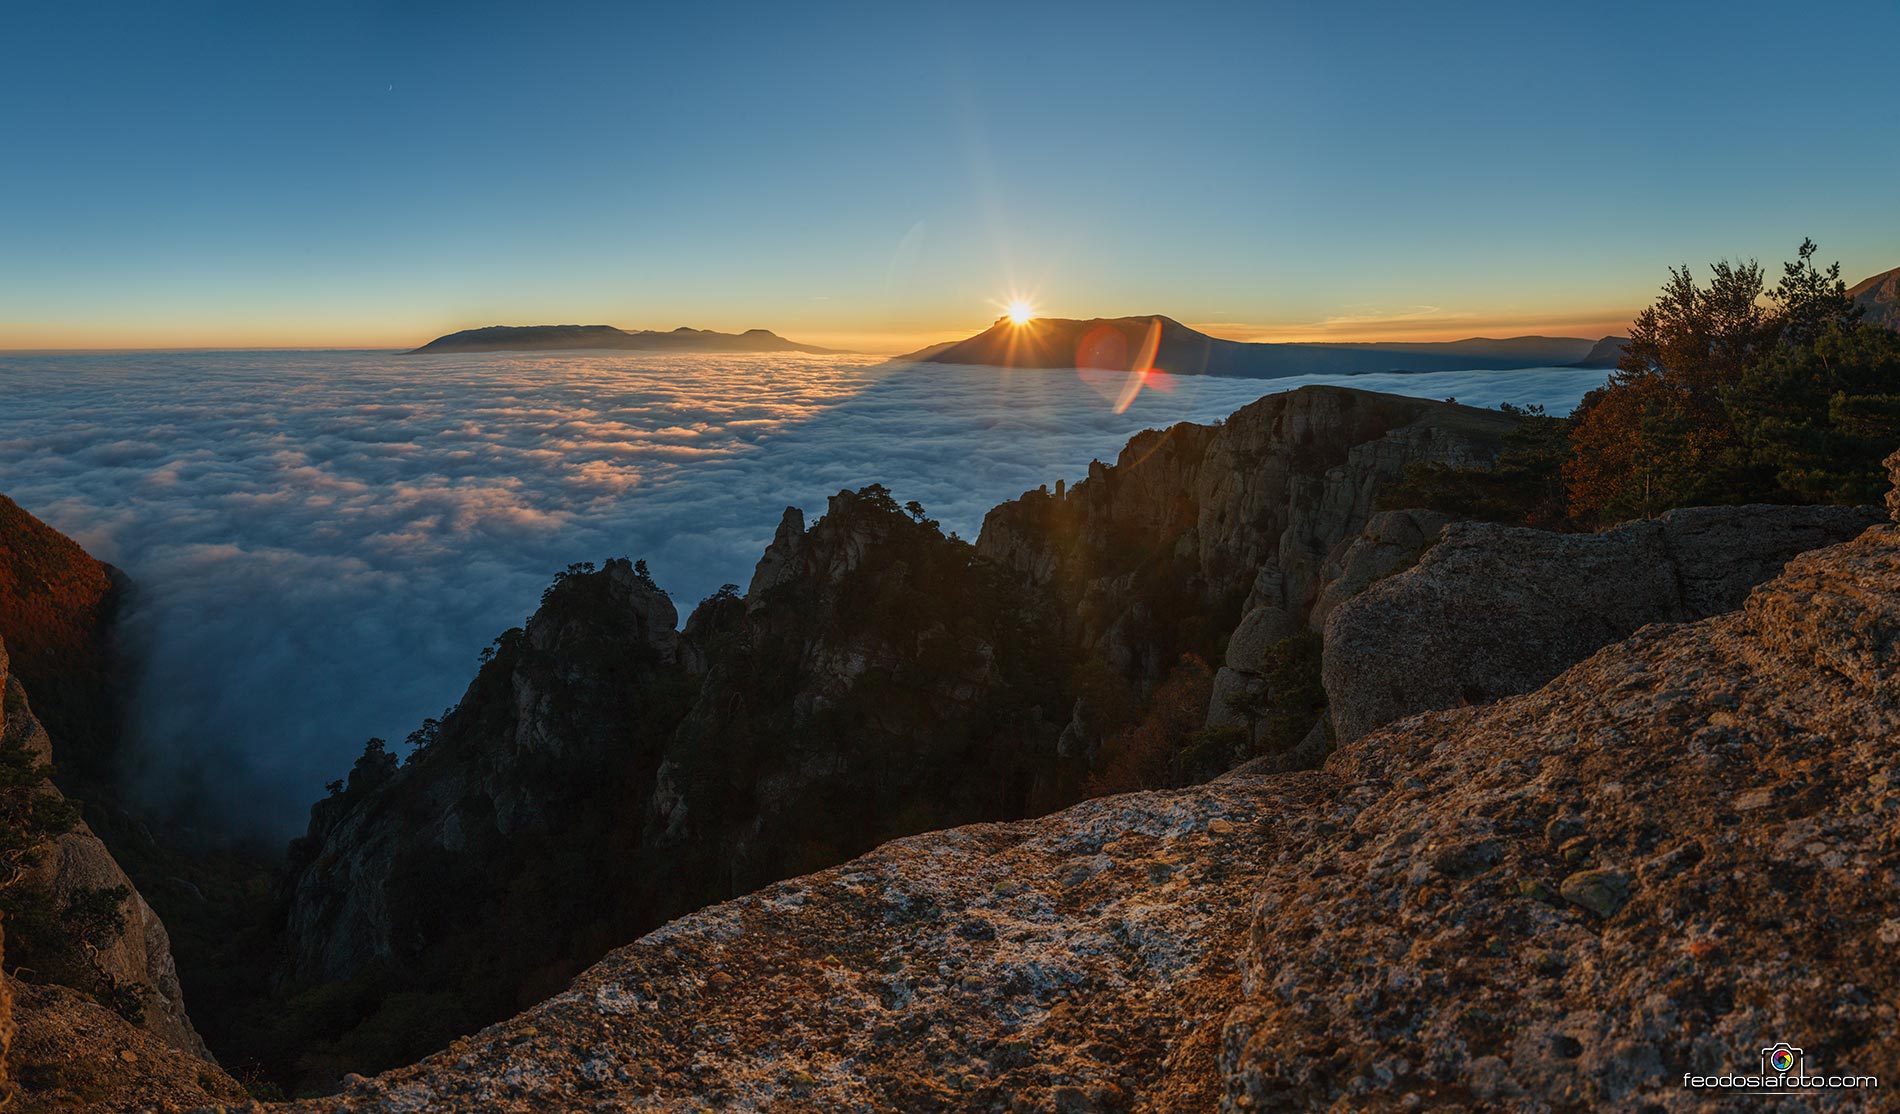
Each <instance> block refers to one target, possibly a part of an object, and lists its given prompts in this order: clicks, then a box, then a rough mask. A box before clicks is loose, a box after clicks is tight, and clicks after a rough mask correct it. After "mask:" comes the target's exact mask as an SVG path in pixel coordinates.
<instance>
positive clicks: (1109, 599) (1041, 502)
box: [977, 387, 1517, 757]
mask: <svg viewBox="0 0 1900 1114" xmlns="http://www.w3.org/2000/svg"><path fill="white" fill-rule="evenodd" d="M1516 421H1517V419H1515V418H1514V417H1512V416H1510V415H1508V414H1504V413H1500V412H1498V411H1494V410H1478V409H1475V408H1472V407H1468V406H1458V405H1455V404H1451V403H1442V402H1431V401H1427V400H1424V399H1413V398H1401V397H1398V396H1394V395H1381V394H1374V393H1371V392H1367V391H1357V390H1350V389H1347V388H1340V387H1304V388H1301V389H1299V390H1297V391H1291V392H1287V393H1283V394H1276V395H1270V396H1268V397H1266V398H1263V399H1261V400H1260V401H1258V402H1255V403H1252V404H1251V405H1248V406H1245V407H1242V408H1241V409H1240V410H1238V411H1236V412H1235V413H1234V414H1233V415H1232V416H1231V417H1230V418H1228V419H1227V420H1226V421H1225V422H1224V423H1221V424H1219V425H1216V426H1204V425H1195V424H1191V423H1182V424H1180V425H1176V426H1173V427H1171V428H1169V429H1167V430H1161V431H1154V430H1151V431H1148V432H1146V433H1142V434H1138V435H1137V436H1136V437H1135V438H1134V439H1132V440H1131V441H1129V443H1128V446H1127V447H1126V448H1124V449H1123V450H1122V453H1121V456H1120V458H1119V459H1118V460H1117V462H1116V464H1115V465H1114V466H1113V467H1110V466H1107V465H1101V464H1097V465H1094V466H1092V467H1091V468H1090V470H1089V475H1088V478H1087V479H1085V480H1083V481H1081V482H1080V483H1077V484H1076V485H1075V486H1074V487H1071V488H1068V489H1067V490H1066V491H1064V492H1062V493H1061V494H1059V495H1050V494H1049V493H1048V492H1046V491H1038V492H1030V493H1028V494H1025V495H1024V496H1023V497H1022V498H1021V499H1019V500H1016V501H1014V502H1011V503H1005V504H1003V505H1001V506H999V507H997V508H996V509H995V510H992V511H991V512H990V513H989V515H988V516H987V517H986V518H985V519H984V522H983V532H982V535H981V537H980V538H979V539H978V541H977V550H978V552H979V553H982V554H983V555H984V556H985V557H988V558H989V559H990V560H992V561H995V562H996V563H998V564H1000V565H1002V566H1004V567H1005V568H1008V569H1011V570H1013V571H1014V572H1015V573H1016V574H1017V575H1019V576H1020V577H1022V578H1023V579H1024V580H1026V581H1027V582H1028V583H1030V584H1032V585H1034V586H1037V587H1039V588H1041V589H1043V590H1045V591H1047V592H1049V593H1050V594H1051V595H1053V596H1054V597H1055V599H1056V600H1057V601H1058V608H1057V610H1058V612H1059V613H1060V614H1062V615H1063V616H1064V617H1065V624H1064V631H1063V633H1064V636H1065V638H1066V639H1067V640H1068V641H1069V643H1070V644H1071V647H1072V649H1071V653H1072V654H1073V655H1074V656H1075V657H1076V658H1079V659H1091V658H1092V659H1096V660H1099V661H1101V662H1103V663H1105V664H1106V665H1108V666H1111V667H1112V668H1114V669H1115V670H1116V671H1117V672H1119V673H1120V674H1122V675H1123V676H1125V677H1127V678H1129V679H1131V680H1133V681H1135V682H1136V683H1137V684H1138V685H1140V686H1142V687H1143V688H1147V687H1152V686H1153V685H1154V684H1156V683H1157V682H1158V681H1159V680H1160V679H1161V678H1162V676H1163V675H1164V674H1165V673H1166V671H1167V670H1168V668H1169V667H1170V666H1171V665H1172V664H1173V663H1174V661H1175V660H1176V659H1177V658H1178V657H1180V655H1181V654H1183V653H1199V654H1202V655H1204V656H1208V657H1213V652H1214V650H1215V649H1216V648H1217V647H1218V645H1219V643H1220V641H1221V639H1222V637H1223V636H1225V635H1227V634H1228V632H1232V637H1229V638H1227V639H1226V642H1227V653H1226V660H1225V662H1224V663H1223V665H1222V667H1221V669H1220V671H1219V673H1218V674H1217V675H1216V678H1215V682H1214V696H1213V700H1212V701H1211V704H1210V709H1209V721H1210V723H1211V724H1213V725H1214V726H1216V727H1220V726H1229V725H1232V726H1239V727H1240V728H1241V729H1242V731H1243V733H1245V734H1247V735H1248V736H1250V739H1249V741H1251V742H1257V741H1258V737H1259V722H1258V721H1259V717H1258V716H1248V715H1247V714H1245V713H1244V712H1242V711H1239V710H1238V709H1240V708H1241V707H1243V706H1244V705H1245V704H1246V703H1247V702H1248V701H1259V700H1262V699H1265V698H1267V697H1268V696H1269V694H1268V693H1266V692H1265V691H1264V689H1265V683H1264V681H1263V679H1262V669H1263V665H1262V655H1263V654H1264V652H1265V650H1266V649H1267V648H1268V647H1271V646H1272V645H1274V644H1275V643H1277V642H1280V641H1281V640H1284V639H1286V638H1289V637H1291V636H1292V635H1294V634H1296V633H1297V632H1299V631H1300V630H1302V629H1305V628H1306V627H1307V625H1308V623H1309V620H1310V617H1311V615H1312V613H1313V610H1314V607H1315V605H1316V603H1318V602H1319V600H1320V598H1321V594H1322V590H1323V589H1325V588H1326V586H1327V585H1328V584H1332V583H1336V582H1341V581H1342V580H1348V579H1350V578H1349V577H1348V556H1347V551H1348V550H1350V549H1351V548H1352V543H1353V541H1354V539H1356V538H1357V537H1358V535H1359V534H1360V532H1361V530H1363V529H1364V528H1365V526H1366V523H1367V520H1368V519H1369V518H1370V517H1371V515H1372V513H1373V507H1374V503H1375V500H1376V499H1377V496H1378V493H1379V491H1380V489H1381V488H1382V487H1383V486H1385V485H1388V484H1391V483H1393V482H1395V481H1397V480H1398V479H1400V478H1401V477H1402V476H1403V475H1404V473H1405V470H1406V468H1407V466H1409V465H1413V464H1421V463H1433V464H1443V465H1447V466H1450V467H1456V468H1474V467H1483V466H1485V465H1487V464H1488V463H1489V462H1490V461H1491V460H1492V459H1494V458H1495V456H1496V455H1497V452H1498V450H1499V446H1500V443H1501V441H1502V439H1503V437H1504V435H1505V434H1507V433H1508V432H1510V430H1511V429H1512V428H1513V427H1514V426H1515V425H1516ZM1404 521H1405V520H1403V519H1390V520H1387V526H1388V527H1389V528H1390V531H1391V535H1390V536H1389V537H1381V538H1380V539H1377V540H1375V541H1374V542H1372V543H1369V546H1370V548H1368V546H1361V549H1360V552H1359V554H1358V555H1357V556H1355V557H1354V558H1352V561H1353V562H1355V564H1354V567H1353V569H1352V573H1351V575H1352V576H1364V577H1366V578H1368V579H1369V578H1370V577H1371V576H1372V575H1374V574H1373V573H1372V572H1371V571H1370V570H1371V569H1372V568H1373V567H1374V566H1375V565H1376V564H1377V562H1378V560H1381V559H1383V558H1375V557H1374V556H1373V554H1374V553H1375V552H1388V553H1389V552H1390V551H1393V550H1396V549H1403V548H1406V547H1407V546H1409V545H1410V544H1411V543H1410V541H1408V540H1406V539H1407V538H1409V535H1408V534H1407V533H1406V531H1407V530H1408V529H1409V530H1410V531H1411V532H1412V533H1419V532H1420V531H1422V529H1423V527H1422V526H1418V525H1412V526H1410V527H1407V526H1405V525H1404ZM1421 521H1422V520H1421ZM1338 595H1339V593H1337V592H1336V593H1335V595H1334V596H1333V597H1331V598H1329V599H1328V601H1327V604H1326V606H1327V607H1331V606H1335V605H1336V603H1337V599H1338ZM1089 713H1090V709H1089V708H1088V707H1086V706H1082V707H1078V708H1077V709H1075V713H1074V716H1073V721H1074V722H1073V729H1072V731H1071V733H1070V737H1069V745H1070V746H1071V748H1072V749H1076V750H1087V749H1092V748H1093V747H1094V746H1095V745H1096V744H1097V743H1098V742H1099V735H1100V732H1099V731H1096V730H1092V729H1091V726H1090V715H1089ZM1245 751H1246V748H1245V747H1243V748H1242V753H1241V755H1239V756H1237V757H1244V755H1245Z"/></svg>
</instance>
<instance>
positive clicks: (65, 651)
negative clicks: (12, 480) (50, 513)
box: [0, 495, 126, 795]
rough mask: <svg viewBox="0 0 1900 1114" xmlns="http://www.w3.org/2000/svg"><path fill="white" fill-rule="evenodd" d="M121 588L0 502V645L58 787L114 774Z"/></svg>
mask: <svg viewBox="0 0 1900 1114" xmlns="http://www.w3.org/2000/svg"><path fill="white" fill-rule="evenodd" d="M125 591H126V585H125V582H124V579H123V577H121V576H120V575H119V574H118V572H117V571H116V570H115V569H113V568H112V567H111V566H110V565H107V564H105V563H104V562H102V561H99V560H96V559H95V558H94V557H93V556H92V555H91V554H90V553H87V552H86V551H85V549H83V548H82V547H81V546H80V545H79V544H78V543H77V542H75V541H73V540H72V539H71V538H68V537H67V536H65V535H64V534H62V533H60V532H59V531H57V530H55V529H53V528H52V527H51V526H48V525H47V524H46V523H44V522H41V521H40V520H39V519H38V518H35V517H34V516H33V515H31V514H29V513H27V512H26V511H25V510H24V509H22V508H21V507H20V505H19V504H18V503H15V502H13V501H12V500H11V499H8V498H6V497H5V496H4V495H0V638H4V639H5V640H6V642H7V648H8V652H9V654H10V655H11V657H12V671H13V672H14V673H15V674H16V675H18V677H19V678H20V681H21V682H22V683H23V684H25V685H27V686H28V687H29V688H30V689H31V690H32V692H33V698H34V701H35V704H36V706H37V708H38V714H39V717H40V718H41V719H42V720H44V721H45V723H46V725H47V729H48V730H49V731H51V732H52V733H53V735H54V736H55V737H56V738H58V739H59V741H60V751H61V754H60V758H61V762H62V764H63V769H62V771H61V777H60V780H61V782H62V783H64V784H66V785H67V786H68V787H69V788H70V787H72V786H73V785H74V784H75V782H76V781H77V782H84V783H87V788H88V789H92V788H97V787H99V786H100V785H101V784H103V783H106V782H109V781H110V779H111V777H112V766H113V761H112V758H113V755H112V750H113V743H114V741H115V739H116V736H117V732H118V723H117V704H118V702H117V700H116V692H115V689H116V686H115V685H114V684H113V683H112V674H113V672H114V670H113V662H112V646H111V641H112V639H111V627H112V619H113V616H114V615H115V614H116V612H117V610H118V608H119V606H120V603H121V600H122V597H123V596H124V595H125ZM88 795H91V794H88Z"/></svg>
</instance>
